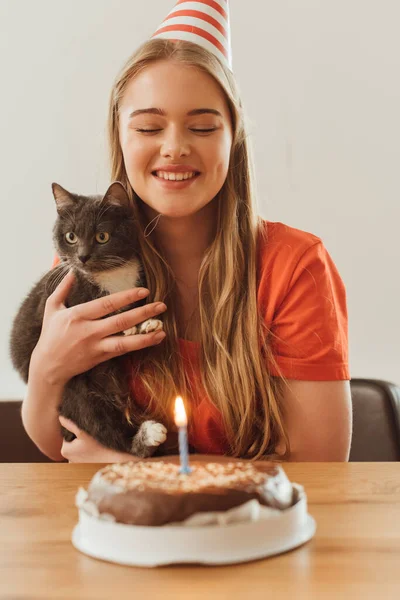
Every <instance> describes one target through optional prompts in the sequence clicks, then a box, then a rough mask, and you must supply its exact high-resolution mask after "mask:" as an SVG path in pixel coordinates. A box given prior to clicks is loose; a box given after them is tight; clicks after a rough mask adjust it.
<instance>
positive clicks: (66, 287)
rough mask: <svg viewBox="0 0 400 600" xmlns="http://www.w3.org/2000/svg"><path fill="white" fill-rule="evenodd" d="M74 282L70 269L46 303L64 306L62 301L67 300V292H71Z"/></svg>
mask: <svg viewBox="0 0 400 600" xmlns="http://www.w3.org/2000/svg"><path fill="white" fill-rule="evenodd" d="M74 281H75V275H74V272H73V271H72V269H71V270H70V271H68V273H67V274H66V275H65V277H63V279H62V280H61V282H60V283H59V284H58V286H57V287H56V289H55V290H54V292H53V293H52V294H50V296H49V297H48V301H50V302H52V303H53V304H54V305H55V306H60V304H62V305H63V306H65V304H64V301H65V300H66V299H67V297H68V294H69V292H70V291H71V288H72V285H73V283H74Z"/></svg>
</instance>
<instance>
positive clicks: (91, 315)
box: [74, 288, 150, 319]
mask: <svg viewBox="0 0 400 600" xmlns="http://www.w3.org/2000/svg"><path fill="white" fill-rule="evenodd" d="M149 293H150V292H149V290H147V289H146V288H133V289H130V290H125V291H123V292H115V293H114V294H110V295H109V296H103V297H102V298H96V300H90V302H85V303H84V304H78V305H77V306H75V307H74V311H75V313H76V314H77V316H78V317H80V318H82V319H100V318H101V317H105V316H107V315H109V314H110V313H113V312H115V311H116V310H119V309H120V308H123V307H124V306H128V305H129V304H132V303H133V302H137V301H138V300H142V299H143V298H146V296H148V295H149Z"/></svg>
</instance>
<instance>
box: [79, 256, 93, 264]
mask: <svg viewBox="0 0 400 600" xmlns="http://www.w3.org/2000/svg"><path fill="white" fill-rule="evenodd" d="M90 256H91V255H90V254H85V255H82V256H78V258H79V260H80V261H81V263H83V264H85V263H86V262H87V261H88V260H89V258H90Z"/></svg>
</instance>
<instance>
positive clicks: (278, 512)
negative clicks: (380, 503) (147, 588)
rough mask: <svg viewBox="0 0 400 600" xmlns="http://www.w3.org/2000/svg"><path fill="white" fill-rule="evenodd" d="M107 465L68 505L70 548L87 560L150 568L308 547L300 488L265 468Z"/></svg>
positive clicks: (234, 463) (245, 464) (242, 464)
mask: <svg viewBox="0 0 400 600" xmlns="http://www.w3.org/2000/svg"><path fill="white" fill-rule="evenodd" d="M190 467H191V472H190V473H188V474H184V473H180V465H179V464H175V462H174V461H171V462H166V461H162V460H160V461H153V460H152V461H139V462H128V463H115V464H110V465H107V466H106V467H104V468H102V469H100V470H99V471H97V473H95V475H94V476H93V477H92V479H91V481H90V482H89V484H88V486H87V489H84V488H79V490H78V493H77V494H76V499H75V503H76V505H77V507H78V512H79V522H78V524H77V525H76V526H75V528H74V531H73V534H72V543H73V545H74V546H75V548H77V550H79V551H80V552H83V553H85V554H87V555H89V556H91V557H94V558H99V559H101V560H108V561H111V562H115V563H119V564H125V565H135V566H146V567H155V566H159V565H167V564H173V563H175V564H176V563H201V564H214V565H215V564H233V563H237V562H243V561H247V560H254V559H257V558H262V557H266V556H271V555H274V554H277V553H280V552H285V551H286V550H290V549H292V548H295V547H296V546H299V545H301V544H303V543H304V542H306V541H308V540H309V539H310V538H311V537H312V536H313V535H314V532H315V522H314V520H313V519H312V517H310V515H309V514H308V512H307V497H306V494H305V492H304V488H303V487H302V486H301V485H299V484H297V483H292V482H291V481H289V479H288V477H287V476H286V474H285V472H284V470H283V469H282V467H281V466H280V465H278V464H275V463H272V462H266V461H265V462H263V461H258V462H250V461H240V460H234V459H232V460H229V461H228V462H218V463H217V462H202V461H200V460H199V461H196V460H193V461H191V463H190Z"/></svg>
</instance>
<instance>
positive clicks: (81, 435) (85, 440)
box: [59, 416, 137, 463]
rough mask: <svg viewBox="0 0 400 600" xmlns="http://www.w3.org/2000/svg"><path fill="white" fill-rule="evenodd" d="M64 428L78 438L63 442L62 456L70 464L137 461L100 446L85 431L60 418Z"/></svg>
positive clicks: (126, 454)
mask: <svg viewBox="0 0 400 600" xmlns="http://www.w3.org/2000/svg"><path fill="white" fill-rule="evenodd" d="M59 420H60V423H61V425H62V426H63V427H65V428H66V429H68V431H71V433H73V434H74V435H76V438H75V439H74V440H72V442H66V441H65V440H64V441H63V445H62V447H61V454H62V456H63V457H64V458H66V459H67V460H68V462H70V463H114V462H127V461H129V460H137V458H135V457H134V456H132V455H131V454H128V453H125V452H117V451H116V450H111V449H110V448H106V447H105V446H103V445H102V444H100V443H99V442H98V441H97V440H95V439H94V438H92V437H91V436H90V435H89V434H87V433H86V432H85V431H82V430H81V429H79V427H77V426H76V425H75V423H74V422H73V421H70V420H69V419H66V418H65V417H61V416H60V417H59Z"/></svg>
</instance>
